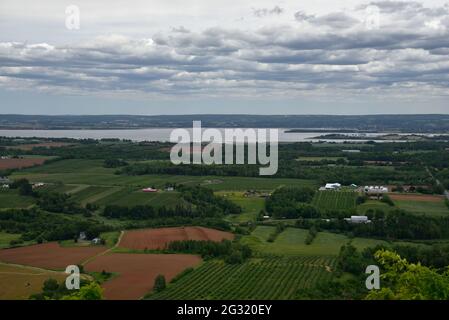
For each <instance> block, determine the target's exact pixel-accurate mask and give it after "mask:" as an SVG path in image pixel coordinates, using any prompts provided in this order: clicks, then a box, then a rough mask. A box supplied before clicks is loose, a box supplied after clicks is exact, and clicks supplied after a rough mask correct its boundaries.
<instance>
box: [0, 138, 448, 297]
mask: <svg viewBox="0 0 449 320" xmlns="http://www.w3.org/2000/svg"><path fill="white" fill-rule="evenodd" d="M84 143H86V145H84ZM386 145H387V144H382V145H380V144H379V145H366V144H363V143H359V144H357V145H351V146H345V148H348V149H349V148H360V149H362V150H361V152H360V154H358V153H357V154H346V153H344V152H342V150H341V149H342V147H341V146H337V145H334V144H331V143H328V144H310V145H309V144H306V145H302V144H298V145H294V146H293V147H290V146H288V145H281V146H280V151H281V152H280V158H281V159H280V160H281V162H280V163H282V167H280V168H279V174H278V175H277V176H274V177H258V176H255V175H254V170H253V169H254V168H253V167H250V166H248V167H246V166H237V165H236V166H230V167H227V166H218V167H216V168H214V169H213V170H216V171H213V170H211V169H210V168H209V167H201V168H200V169H199V168H198V167H195V166H183V165H181V166H172V165H171V164H170V163H169V162H168V161H167V158H166V156H167V155H164V154H163V152H167V150H169V148H168V147H167V146H166V145H164V146H163V147H161V145H158V144H157V143H154V144H153V143H148V144H146V143H145V144H142V145H138V144H133V143H131V142H124V141H120V142H116V141H112V142H111V141H107V142H103V141H102V142H100V143H98V144H95V143H94V142H93V141H89V142H83V141H80V142H79V143H77V144H75V145H72V146H70V147H67V146H64V145H62V146H60V147H58V148H53V149H45V148H43V150H41V149H38V150H30V149H29V148H28V147H27V148H23V149H17V148H13V149H10V148H6V149H4V150H6V152H16V153H17V154H18V153H21V152H23V153H25V155H24V159H39V158H49V159H50V158H52V157H53V156H52V155H53V154H58V153H59V152H60V156H61V157H63V158H61V159H54V161H50V162H49V163H46V164H43V165H40V166H35V167H30V168H23V169H18V170H14V171H5V172H4V173H3V172H2V176H3V175H5V176H7V177H8V178H9V179H10V180H16V181H17V180H18V179H21V178H26V179H29V181H30V182H31V183H33V182H44V183H45V185H44V186H39V187H37V188H36V187H35V188H33V189H32V192H31V193H28V195H26V196H25V195H21V194H27V193H24V192H23V190H22V189H20V188H19V187H17V189H14V187H12V188H11V189H9V190H7V189H6V188H5V190H1V191H0V209H1V212H0V249H1V250H0V261H1V263H2V265H4V266H8V267H9V268H16V267H21V266H22V265H23V268H24V269H27V268H29V266H33V267H40V268H45V270H40V271H39V276H38V275H34V274H33V276H32V277H35V279H39V281H40V282H39V281H36V284H34V283H32V284H31V287H32V290H31V289H30V291H33V292H35V291H36V290H38V288H39V286H40V285H41V284H42V281H44V280H45V279H44V278H45V277H47V278H48V277H50V276H51V275H58V272H56V273H55V270H59V271H60V270H63V269H64V268H65V267H66V266H67V265H69V264H81V265H83V266H84V268H85V271H86V272H88V273H90V275H95V276H96V278H95V277H94V278H95V279H96V280H98V281H99V284H100V285H101V286H102V287H103V288H104V289H105V291H104V295H105V298H106V299H140V298H142V297H144V296H145V297H147V298H149V299H155V300H159V299H295V298H298V296H299V297H303V296H301V292H304V291H307V290H305V289H308V288H310V289H314V290H315V289H316V285H317V284H319V283H327V282H330V281H331V280H332V281H333V280H335V279H337V280H338V281H342V282H344V279H341V278H339V275H340V274H341V273H342V272H343V274H344V275H347V274H346V273H344V272H346V271H342V270H340V269H338V268H340V267H337V261H341V260H340V257H341V252H342V251H344V250H341V248H342V247H343V246H346V245H348V244H350V245H352V246H353V247H355V248H356V249H357V250H358V252H359V253H360V252H361V251H362V250H364V249H366V248H373V247H375V246H377V245H384V246H385V247H388V248H394V247H395V246H396V245H398V244H400V245H402V246H406V247H413V248H412V249H409V250H405V249H404V252H406V253H407V254H413V253H414V252H416V251H414V249H415V248H417V247H419V248H421V247H423V248H425V249H426V250H427V248H430V249H432V250H433V249H434V250H435V252H431V253H430V254H427V253H425V254H423V253H422V252H419V254H420V257H421V256H422V257H426V260H423V261H425V262H427V261H429V260H431V259H433V258H432V257H435V256H439V255H440V256H441V258H440V259H439V260H438V263H442V262H441V261H444V260H443V259H445V256H444V254H442V253H443V249H440V247H437V246H440V245H441V246H443V245H445V244H446V243H447V239H448V237H449V232H446V230H445V229H444V228H445V224H444V223H441V221H442V220H438V219H440V218H442V217H446V216H447V214H448V213H449V209H448V208H447V207H446V206H445V203H444V198H443V197H442V196H441V195H435V194H434V195H423V194H418V192H416V193H410V194H409V193H407V194H405V191H404V193H403V194H402V193H399V192H395V193H392V194H391V199H392V201H393V204H394V206H393V205H389V204H387V203H386V202H385V201H380V200H371V199H368V197H362V196H363V195H362V193H359V192H356V191H355V190H354V189H352V188H351V187H349V186H350V185H351V184H358V185H365V181H366V183H367V184H368V185H371V184H370V183H371V182H373V183H384V182H385V185H387V184H386V183H387V182H388V183H389V184H388V185H389V186H394V187H395V188H396V186H398V188H399V187H401V184H405V182H407V185H412V184H414V185H416V186H418V185H420V186H422V187H423V190H425V191H422V192H423V193H424V192H428V193H429V192H432V190H433V189H435V193H438V190H437V189H438V188H436V186H435V185H432V178H431V177H430V175H429V173H427V172H426V170H425V169H423V167H422V165H421V161H425V159H424V160H423V159H421V158H420V159H419V161H420V162H418V160H416V161H417V162H416V163H418V164H419V165H416V164H415V166H416V168H417V169H415V167H412V166H408V164H407V162H406V161H403V160H404V159H403V158H404V156H403V155H402V154H401V152H402V151H401V149H400V148H407V147H408V145H405V144H401V145H400V146H399V145H398V146H396V145H392V146H389V147H391V148H398V149H399V150H398V153H395V155H394V156H393V157H397V159H396V160H397V161H396V163H398V165H394V164H392V163H394V161H388V164H386V165H382V166H381V165H372V164H373V163H374V162H375V161H374V160H375V159H377V158H379V159H384V158H387V159H388V156H389V153H388V152H390V153H391V151H390V149H387V150H388V152H387V153H385V152H383V150H384V149H383V148H386V147H385V146H386ZM80 146H81V147H82V148H81V147H80ZM78 147H80V148H79V149H78ZM410 148H411V149H416V148H414V147H410ZM122 149H124V150H132V151H133V156H132V157H131V156H130V157H128V155H127V152H126V151H122ZM149 149H150V151H148V150H149ZM11 150H12V151H11ZM79 150H82V151H80V154H78V151H79ZM97 150H98V152H96V151H97ZM154 150H156V151H155V152H154ZM370 150H374V152H373V154H372V155H370V152H371V151H370ZM0 152H1V149H0ZM38 152H39V153H42V154H37V153H38ZM161 152H162V154H161ZM27 153H33V154H27ZM19 156H20V155H19ZM371 156H372V157H371ZM416 156H419V157H423V156H427V153H425V152H422V153H416ZM406 157H407V160H408V157H413V155H408V154H407V156H406ZM429 157H431V155H429ZM433 158H434V157H431V160H432V161H433ZM52 159H53V158H52ZM372 159H374V160H372ZM298 160H299V161H298ZM341 160H344V161H341ZM400 160H401V161H400ZM366 163H368V164H369V165H365V164H366ZM385 163H387V162H385ZM390 163H391V164H390ZM429 166H430V165H429ZM165 170H166V171H165ZM431 170H433V169H432V168H431ZM432 172H435V175H437V174H439V175H443V171H436V170H434V171H432ZM440 179H441V181H442V183H446V184H447V183H448V182H447V181H446V182H444V179H445V178H444V175H443V176H442V177H441V178H440ZM19 182H20V181H19ZM19 182H17V183H16V185H19ZM327 182H340V183H341V184H342V185H343V187H342V189H341V190H338V191H318V189H319V187H320V186H322V185H323V184H324V183H327ZM28 187H29V185H28ZM148 187H154V188H157V189H159V190H158V191H157V192H154V193H145V192H143V191H142V189H143V188H148ZM404 187H405V185H404ZM432 188H433V189H432ZM404 189H405V188H403V190H404ZM25 191H26V190H25ZM62 193H64V194H66V195H69V197H67V196H66V195H63V194H62ZM359 196H360V198H358V197H359ZM17 208H23V210H14V209H17ZM400 209H404V210H405V211H401V210H400ZM356 213H358V214H360V215H368V216H369V219H370V220H371V221H372V222H373V223H372V224H371V225H365V224H355V223H350V222H347V221H345V220H344V219H345V218H347V217H349V216H351V215H354V214H356ZM2 215H3V216H2ZM423 215H425V217H424V216H423ZM396 216H397V217H398V218H397V219H396ZM430 218H431V219H430ZM437 218H438V219H437ZM420 219H429V221H427V220H420ZM433 219H436V220H433ZM376 220H377V221H376ZM47 221H48V222H51V223H49V224H48V227H47ZM384 221H388V223H382V222H384ZM443 222H444V221H443ZM395 223H396V224H395ZM390 224H391V225H394V227H391V225H390ZM54 230H56V232H52V231H54ZM220 230H226V232H225V231H220ZM80 234H84V236H83V239H81V237H80V239H78V237H79V236H80ZM84 237H86V239H84ZM95 238H100V241H99V242H100V243H104V245H94V244H93V243H94V242H95V241H97V240H95V241H91V240H92V239H95ZM223 239H227V240H230V241H227V242H225V243H219V242H220V241H221V240H223ZM186 240H193V241H189V242H187V241H186ZM207 240H210V241H214V243H207V244H204V243H199V242H194V241H207ZM173 241H180V243H177V244H176V245H174V244H173V245H172V246H171V247H170V248H167V247H168V244H169V243H171V242H173ZM183 241H185V242H183ZM41 242H42V243H41ZM35 243H41V244H35ZM30 244H35V245H30ZM14 245H20V246H22V247H16V248H10V247H12V246H14ZM434 245H435V248H433V246H434ZM430 249H429V250H430ZM420 250H421V249H420ZM423 250H424V249H423ZM217 252H218V253H217ZM367 254H370V253H369V252H368V253H367V252H364V253H363V257H365V255H367ZM199 255H201V257H202V258H200V256H199ZM429 257H431V258H429ZM203 259H204V260H203ZM351 261H352V260H351ZM19 265H20V266H19ZM338 266H340V263H339V264H338ZM439 267H441V266H439ZM31 269H32V268H31ZM31 269H30V270H31ZM186 269H187V270H186ZM361 269H363V268H361ZM361 269H360V270H361ZM0 270H1V268H0ZM11 270H12V269H11ZM27 270H28V269H27ZM103 271H105V273H111V274H112V275H113V276H111V277H110V278H108V277H107V276H105V275H104V273H103ZM183 271H186V272H185V273H183ZM11 272H14V271H11ZM17 272H20V271H17ZM361 272H363V270H362V271H361ZM27 273H30V274H27V276H30V277H31V273H33V272H31V271H30V272H27ZM159 274H161V275H164V276H165V278H166V280H167V282H169V281H170V280H172V279H174V281H173V282H172V283H169V285H168V287H167V288H166V289H164V290H162V291H161V292H158V293H153V292H152V288H153V285H154V280H155V278H156V277H157V275H159ZM9 275H10V276H8V279H9V280H8V281H11V283H16V284H17V285H18V286H19V287H20V286H21V283H23V282H24V281H28V280H26V279H25V278H21V277H22V275H20V277H17V278H16V277H12V273H9ZM0 276H1V271H0ZM40 277H41V278H40ZM343 278H344V277H343ZM2 279H3V278H2ZM14 279H15V280H14ZM17 279H18V280H17ZM58 279H59V278H58ZM8 288H10V287H8ZM8 290H10V291H11V292H12V293H11V294H12V295H13V296H14V295H15V297H18V298H21V299H25V298H27V295H29V294H28V291H23V290H22V289H21V290H22V291H23V292H24V293H21V292H22V291H21V292H20V293H17V294H16V293H14V291H13V290H12V289H8ZM351 290H352V288H349V289H348V291H349V292H351ZM0 293H1V292H0ZM0 298H1V296H0ZM336 298H338V297H336ZM358 298H360V297H358ZM362 298H363V297H362Z"/></svg>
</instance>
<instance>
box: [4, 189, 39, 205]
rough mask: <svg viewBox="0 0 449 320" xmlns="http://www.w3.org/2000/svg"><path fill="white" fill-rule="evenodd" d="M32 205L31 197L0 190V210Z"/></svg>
mask: <svg viewBox="0 0 449 320" xmlns="http://www.w3.org/2000/svg"><path fill="white" fill-rule="evenodd" d="M34 203H35V199H34V198H33V197H25V196H21V195H19V191H18V190H9V189H0V209H4V208H26V207H29V206H30V205H32V204H34Z"/></svg>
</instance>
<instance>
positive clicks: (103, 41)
mask: <svg viewBox="0 0 449 320" xmlns="http://www.w3.org/2000/svg"><path fill="white" fill-rule="evenodd" d="M448 1H449V0H446V1H444V0H442V1H440V0H426V1H419V0H418V1H386V0H381V1H364V0H360V1H359V0H340V1H335V0H333V1H330V0H320V1H318V0H313V1H310V0H307V1H306V0H302V1H298V0H295V1H287V0H283V1H271V0H260V1H244V0H239V1H237V0H189V1H185V0H145V1H141V0H128V1H124V0H115V1H110V0H97V1H92V0H71V1H66V0H40V1H32V2H31V1H25V0H1V1H0V31H1V32H0V114H1V113H3V114H6V113H21V114H148V115H151V114H197V113H209V114H212V113H227V114H229V113H245V114H380V113H386V114H388V113H449V2H448Z"/></svg>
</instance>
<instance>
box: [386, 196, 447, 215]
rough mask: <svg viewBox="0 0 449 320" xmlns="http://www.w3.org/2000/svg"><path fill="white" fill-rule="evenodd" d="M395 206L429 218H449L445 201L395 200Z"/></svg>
mask: <svg viewBox="0 0 449 320" xmlns="http://www.w3.org/2000/svg"><path fill="white" fill-rule="evenodd" d="M393 202H394V204H395V206H396V207H397V208H399V209H403V210H406V211H408V212H411V213H416V214H425V215H429V216H449V208H448V207H447V206H446V204H445V203H444V201H443V200H441V202H432V201H413V200H394V201H393Z"/></svg>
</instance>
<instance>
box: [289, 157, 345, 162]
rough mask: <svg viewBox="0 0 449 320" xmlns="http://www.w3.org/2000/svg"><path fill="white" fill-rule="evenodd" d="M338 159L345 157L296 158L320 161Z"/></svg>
mask: <svg viewBox="0 0 449 320" xmlns="http://www.w3.org/2000/svg"><path fill="white" fill-rule="evenodd" d="M340 159H346V158H343V157H299V158H297V159H296V160H298V161H322V160H328V161H337V160H340Z"/></svg>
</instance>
